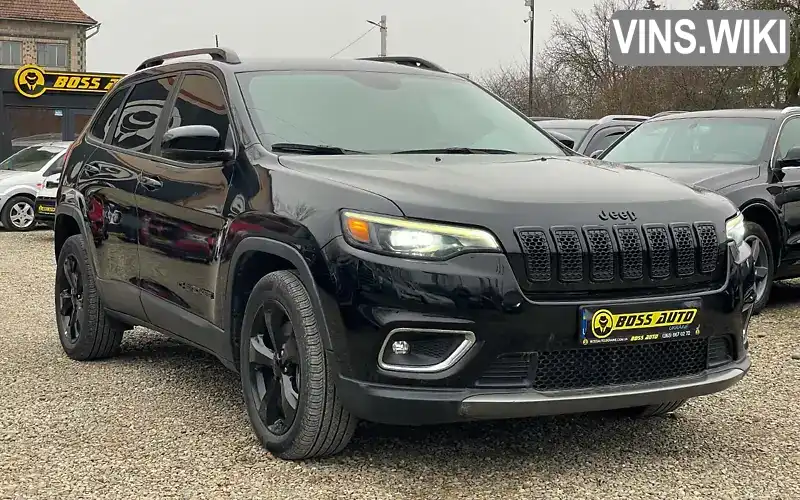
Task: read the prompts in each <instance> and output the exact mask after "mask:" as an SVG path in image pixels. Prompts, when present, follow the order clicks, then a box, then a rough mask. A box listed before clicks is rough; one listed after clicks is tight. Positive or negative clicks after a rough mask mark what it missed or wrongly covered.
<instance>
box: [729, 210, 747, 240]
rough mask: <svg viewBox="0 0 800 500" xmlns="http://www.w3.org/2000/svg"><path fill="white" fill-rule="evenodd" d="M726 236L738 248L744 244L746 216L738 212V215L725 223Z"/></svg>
mask: <svg viewBox="0 0 800 500" xmlns="http://www.w3.org/2000/svg"><path fill="white" fill-rule="evenodd" d="M725 234H726V235H727V236H728V239H731V240H733V241H734V242H735V243H736V246H739V245H741V244H742V243H744V216H743V215H742V213H741V212H736V215H734V216H733V217H731V218H730V219H728V220H727V221H725Z"/></svg>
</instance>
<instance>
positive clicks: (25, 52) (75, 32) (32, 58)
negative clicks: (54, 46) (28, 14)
mask: <svg viewBox="0 0 800 500" xmlns="http://www.w3.org/2000/svg"><path fill="white" fill-rule="evenodd" d="M0 40H13V41H19V42H22V64H36V44H37V43H65V44H67V64H68V67H67V68H66V69H68V70H69V71H86V32H85V31H84V27H83V26H76V25H73V24H60V23H41V22H33V21H11V20H5V19H0ZM0 68H13V66H0ZM52 69H61V70H63V69H65V68H52Z"/></svg>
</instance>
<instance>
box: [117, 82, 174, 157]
mask: <svg viewBox="0 0 800 500" xmlns="http://www.w3.org/2000/svg"><path fill="white" fill-rule="evenodd" d="M174 82H175V77H168V78H162V79H160V80H150V81H148V82H143V83H140V84H138V85H136V86H135V87H133V91H132V92H131V94H130V96H129V97H128V100H127V101H126V102H125V106H124V107H123V108H122V113H121V114H120V118H119V122H118V123H117V128H116V130H115V131H114V137H113V138H112V140H111V144H113V145H115V146H119V147H122V148H125V149H130V150H133V151H141V152H148V151H149V150H150V146H151V145H152V144H153V136H154V135H155V132H156V125H157V124H158V117H159V115H160V114H161V111H162V110H163V109H164V104H165V103H166V101H167V98H168V97H169V93H170V91H171V90H172V85H173V83H174ZM180 121H181V120H180V117H179V116H177V115H176V113H175V112H173V113H172V116H171V117H170V123H169V125H168V126H169V127H174V126H177V125H180Z"/></svg>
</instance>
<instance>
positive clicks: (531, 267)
mask: <svg viewBox="0 0 800 500" xmlns="http://www.w3.org/2000/svg"><path fill="white" fill-rule="evenodd" d="M517 236H518V237H519V243H520V246H521V247H522V253H524V254H525V267H526V269H525V271H526V272H527V274H528V280H529V281H533V282H536V281H550V272H551V271H550V245H549V244H548V243H547V234H546V233H545V232H544V231H542V230H540V229H532V230H529V231H520V232H519V233H517Z"/></svg>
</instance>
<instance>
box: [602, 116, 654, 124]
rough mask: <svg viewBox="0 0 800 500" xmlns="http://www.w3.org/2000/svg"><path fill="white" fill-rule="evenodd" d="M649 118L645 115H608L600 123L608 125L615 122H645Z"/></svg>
mask: <svg viewBox="0 0 800 500" xmlns="http://www.w3.org/2000/svg"><path fill="white" fill-rule="evenodd" d="M648 118H650V117H649V116H643V115H608V116H604V117H602V118H600V120H599V122H598V123H606V122H611V121H614V120H631V121H637V122H643V121H645V120H647V119H648Z"/></svg>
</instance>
